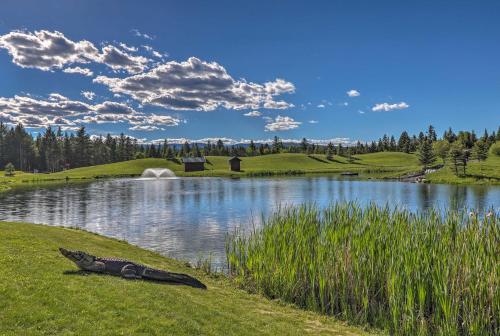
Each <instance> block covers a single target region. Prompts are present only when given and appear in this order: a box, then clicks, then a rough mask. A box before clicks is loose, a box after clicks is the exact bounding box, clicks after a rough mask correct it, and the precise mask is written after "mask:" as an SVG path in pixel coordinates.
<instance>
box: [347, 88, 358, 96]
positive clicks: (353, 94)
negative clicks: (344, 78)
mask: <svg viewBox="0 0 500 336" xmlns="http://www.w3.org/2000/svg"><path fill="white" fill-rule="evenodd" d="M347 95H348V96H349V97H359V96H360V95H361V93H359V91H358V90H354V89H353V90H349V91H347Z"/></svg>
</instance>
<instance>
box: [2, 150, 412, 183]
mask: <svg viewBox="0 0 500 336" xmlns="http://www.w3.org/2000/svg"><path fill="white" fill-rule="evenodd" d="M242 159H243V161H242V162H241V169H242V171H241V172H231V171H230V170H229V164H228V162H227V160H228V157H220V156H208V157H207V160H208V162H207V164H205V171H203V172H193V173H184V171H183V165H182V164H180V163H176V162H172V161H167V160H164V159H151V158H149V159H139V160H132V161H125V162H118V163H112V164H105V165H99V166H92V167H83V168H76V169H70V170H66V171H62V172H58V173H53V174H29V173H22V172H17V173H16V175H15V176H14V177H4V176H3V175H4V174H3V173H0V191H1V190H2V189H3V190H7V189H10V188H13V187H19V186H24V185H32V184H47V183H51V182H55V183H60V182H65V181H66V180H67V179H68V180H69V181H71V182H75V181H77V180H82V179H94V178H99V177H126V176H138V175H140V174H141V173H142V172H143V171H144V169H146V168H169V169H171V170H173V171H174V172H175V173H176V174H177V175H178V176H227V177H238V176H241V177H244V176H258V175H266V174H269V175H271V174H276V175H280V174H287V173H290V172H292V173H294V174H297V173H304V174H329V173H332V174H335V173H337V174H338V173H341V172H345V171H352V172H359V173H360V174H361V175H362V176H364V177H375V178H384V177H397V176H401V175H403V174H405V173H408V172H414V171H418V170H419V169H421V167H420V165H419V164H418V160H417V157H416V156H415V155H413V154H405V153H374V154H364V155H358V156H356V157H355V160H354V162H352V163H349V162H348V161H347V159H346V158H344V157H339V156H335V158H334V160H332V161H329V160H327V159H326V157H325V156H324V155H311V156H307V155H305V154H275V155H265V156H255V157H245V158H242Z"/></svg>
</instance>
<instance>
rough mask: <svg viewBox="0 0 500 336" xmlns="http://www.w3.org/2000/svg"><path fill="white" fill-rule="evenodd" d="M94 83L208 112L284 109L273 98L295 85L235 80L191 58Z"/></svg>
mask: <svg viewBox="0 0 500 336" xmlns="http://www.w3.org/2000/svg"><path fill="white" fill-rule="evenodd" d="M94 82H95V83H100V84H103V85H105V86H107V87H108V88H109V89H110V90H111V91H112V92H113V93H118V94H126V95H128V96H130V97H132V98H134V99H135V100H137V101H139V102H140V103H141V104H149V105H156V106H161V107H164V108H168V109H173V110H197V111H212V110H214V109H216V108H219V107H224V108H226V109H236V110H241V109H258V108H260V107H264V108H269V109H285V108H289V107H292V106H293V105H292V104H289V103H287V102H285V101H276V100H275V99H274V98H275V96H277V95H280V94H283V93H292V92H294V90H295V87H294V85H293V84H292V83H289V82H286V81H284V80H282V79H277V80H276V81H274V82H267V83H264V84H257V83H252V82H247V81H246V80H244V79H240V80H235V79H233V78H232V77H231V76H230V75H229V74H228V73H227V71H226V69H225V68H224V67H222V66H221V65H219V64H218V63H215V62H211V63H209V62H205V61H202V60H200V59H198V58H196V57H191V58H189V59H188V60H187V61H185V62H176V61H171V62H166V63H163V64H160V65H158V66H157V67H155V68H153V69H151V70H150V71H148V72H145V73H141V74H138V75H134V76H129V77H126V78H110V77H107V76H98V77H97V78H95V79H94Z"/></svg>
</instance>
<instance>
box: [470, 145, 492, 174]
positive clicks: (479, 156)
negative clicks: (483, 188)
mask: <svg viewBox="0 0 500 336" xmlns="http://www.w3.org/2000/svg"><path fill="white" fill-rule="evenodd" d="M486 138H487V137H486ZM486 141H487V140H483V139H482V140H479V141H477V142H476V143H475V144H474V147H473V148H472V157H473V158H474V159H476V160H477V161H479V170H480V172H481V174H482V173H483V165H482V163H481V162H483V161H486V159H487V158H488V149H489V148H488V144H487V143H486Z"/></svg>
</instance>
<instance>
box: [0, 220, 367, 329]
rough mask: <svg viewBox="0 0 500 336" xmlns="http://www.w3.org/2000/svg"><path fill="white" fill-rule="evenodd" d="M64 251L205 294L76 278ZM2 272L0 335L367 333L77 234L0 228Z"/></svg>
mask: <svg viewBox="0 0 500 336" xmlns="http://www.w3.org/2000/svg"><path fill="white" fill-rule="evenodd" d="M60 246H63V247H67V248H71V249H79V250H83V251H87V252H90V253H94V254H96V255H98V256H110V257H112V256H114V257H121V258H125V259H129V260H133V261H136V262H140V263H143V264H146V265H150V266H152V267H157V268H161V269H165V270H171V271H174V272H181V273H188V274H191V275H193V276H196V277H197V278H198V279H200V280H201V281H202V282H203V283H205V284H206V285H207V286H208V290H199V289H196V288H192V287H187V286H174V285H166V284H159V283H152V282H147V281H140V280H137V281H134V280H125V279H122V278H120V277H114V276H107V275H98V274H88V275H82V274H79V273H75V271H76V266H75V265H74V264H73V263H71V262H70V261H69V260H68V259H66V258H64V257H63V256H62V255H61V254H60V253H59V251H58V247H60ZM0 265H2V271H1V272H0V335H79V336H80V335H332V334H334V335H346V336H347V335H367V334H368V333H366V332H364V331H363V330H361V329H359V328H356V327H351V326H347V325H346V324H345V323H341V322H339V321H338V320H335V319H333V318H326V317H324V316H320V315H318V314H314V313H311V312H305V311H303V310H300V309H296V308H294V307H290V306H289V305H285V304H279V303H277V302H271V301H270V300H267V299H265V298H263V297H262V296H259V295H249V294H247V293H245V292H244V291H241V290H238V289H236V288H235V286H234V285H233V284H231V283H230V282H229V281H228V280H227V279H225V278H224V277H219V278H214V277H212V276H206V275H204V273H203V272H202V271H197V270H194V269H192V268H189V267H186V266H185V265H184V263H182V262H179V261H175V260H172V259H169V258H165V257H162V256H160V255H158V254H156V253H153V252H150V251H146V250H143V249H141V248H138V247H136V246H132V245H129V244H127V243H125V242H123V241H117V240H114V239H109V238H105V237H102V236H99V235H95V234H91V233H88V232H84V231H79V230H73V229H67V228H59V227H49V226H44V225H33V224H23V223H5V222H0ZM201 268H202V269H203V267H201ZM204 270H205V269H204ZM205 271H206V270H205Z"/></svg>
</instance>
